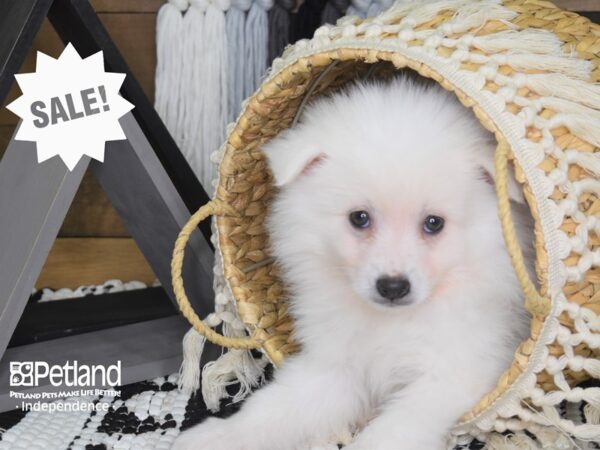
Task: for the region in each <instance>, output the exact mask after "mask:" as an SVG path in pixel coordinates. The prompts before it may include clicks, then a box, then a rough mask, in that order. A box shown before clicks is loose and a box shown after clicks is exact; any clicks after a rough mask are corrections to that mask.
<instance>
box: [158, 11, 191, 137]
mask: <svg viewBox="0 0 600 450" xmlns="http://www.w3.org/2000/svg"><path fill="white" fill-rule="evenodd" d="M187 7H188V2H187V1H186V0H169V1H168V2H167V3H165V4H164V5H163V6H162V7H161V8H160V10H159V12H158V17H157V18H156V53H157V65H156V75H155V80H156V82H155V84H156V89H155V90H156V94H155V107H156V110H157V112H158V114H159V115H160V117H161V118H162V120H163V122H164V123H165V125H166V126H167V129H168V130H169V131H170V132H171V134H173V135H174V134H175V131H176V130H177V129H178V128H179V121H180V120H181V118H180V114H179V104H178V100H179V95H178V92H177V90H178V88H179V86H180V81H181V60H182V45H181V42H182V37H183V36H182V35H183V15H182V12H183V11H185V10H186V9H187Z"/></svg>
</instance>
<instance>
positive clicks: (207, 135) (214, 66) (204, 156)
mask: <svg viewBox="0 0 600 450" xmlns="http://www.w3.org/2000/svg"><path fill="white" fill-rule="evenodd" d="M229 6H230V4H229V0H211V1H210V4H209V5H208V7H207V9H206V17H205V22H204V29H203V31H204V33H203V41H204V42H205V44H206V45H205V47H204V49H205V52H204V54H203V55H197V56H196V57H197V58H199V59H200V60H201V63H202V67H203V70H204V81H205V82H204V86H203V89H204V95H203V100H204V108H205V110H204V114H203V121H202V124H198V126H201V134H202V146H201V153H200V155H199V156H200V158H199V161H200V164H201V175H200V182H201V183H202V185H203V186H204V187H205V188H207V189H209V188H210V187H212V180H213V179H214V178H215V175H216V166H215V165H214V164H212V163H211V160H210V155H211V154H212V153H213V152H214V151H215V150H218V149H219V147H220V146H221V143H222V142H223V140H224V139H225V128H226V126H227V106H228V95H227V84H228V57H227V35H226V24H225V14H224V12H225V11H226V10H227V9H229ZM210 194H212V192H209V195H210Z"/></svg>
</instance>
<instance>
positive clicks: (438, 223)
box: [423, 216, 444, 234]
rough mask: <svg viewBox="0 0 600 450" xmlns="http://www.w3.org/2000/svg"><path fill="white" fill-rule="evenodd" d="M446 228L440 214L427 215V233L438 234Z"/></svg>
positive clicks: (424, 223)
mask: <svg viewBox="0 0 600 450" xmlns="http://www.w3.org/2000/svg"><path fill="white" fill-rule="evenodd" d="M442 228H444V219H443V218H442V217H439V216H427V217H426V218H425V222H423V231H425V233H427V234H438V233H439V232H440V231H442Z"/></svg>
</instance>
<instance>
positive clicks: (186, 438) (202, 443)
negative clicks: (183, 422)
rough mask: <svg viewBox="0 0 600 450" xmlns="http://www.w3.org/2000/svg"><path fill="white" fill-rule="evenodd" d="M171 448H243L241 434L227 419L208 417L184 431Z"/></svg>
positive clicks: (223, 449)
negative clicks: (238, 433)
mask: <svg viewBox="0 0 600 450" xmlns="http://www.w3.org/2000/svg"><path fill="white" fill-rule="evenodd" d="M171 450H245V447H244V446H243V436H239V435H237V433H236V430H235V427H231V426H229V423H228V421H227V420H224V419H217V418H210V419H207V420H205V421H204V422H202V423H201V424H200V425H197V426H195V427H193V428H190V429H189V430H186V431H184V432H183V433H181V434H180V435H179V436H177V439H175V443H174V444H173V446H172V447H171Z"/></svg>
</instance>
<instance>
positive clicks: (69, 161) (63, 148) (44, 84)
mask: <svg viewBox="0 0 600 450" xmlns="http://www.w3.org/2000/svg"><path fill="white" fill-rule="evenodd" d="M15 78H16V79H17V83H18V84H19V87H20V88H21V91H22V92H23V95H22V96H21V97H19V98H18V99H16V100H15V101H14V102H12V103H11V104H10V105H8V106H7V108H8V109H9V110H11V111H12V112H14V113H15V114H16V115H18V116H19V117H20V118H21V119H23V121H22V123H21V126H20V127H19V130H18V131H17V135H16V136H15V139H16V140H19V141H33V142H36V146H37V155H38V162H40V163H41V162H43V161H45V160H47V159H49V158H52V157H53V156H55V155H58V156H59V157H60V158H61V159H62V160H63V161H64V162H65V164H66V166H67V167H68V168H69V170H73V169H74V168H75V166H76V165H77V163H78V162H79V160H80V159H81V157H82V156H83V155H88V156H90V157H91V158H94V159H97V160H98V161H101V162H102V161H104V144H105V142H106V141H117V140H121V139H126V137H125V134H124V133H123V130H122V128H121V125H120V124H119V117H121V116H122V115H124V114H125V113H127V112H128V111H130V110H131V109H132V108H133V105H132V104H131V103H129V102H128V101H127V100H125V99H124V98H123V97H121V96H120V95H119V89H120V88H121V85H122V84H123V80H124V79H125V74H122V73H110V72H105V71H104V59H103V55H102V52H98V53H96V54H94V55H92V56H90V57H88V58H85V59H82V58H81V57H80V56H79V54H78V53H77V51H76V50H75V48H74V47H73V46H72V45H71V44H69V45H67V47H66V48H65V49H64V51H63V52H62V54H61V55H60V56H59V58H58V59H54V58H52V57H50V56H48V55H45V54H44V53H41V52H38V53H37V60H36V71H35V72H34V73H24V74H19V75H15Z"/></svg>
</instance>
